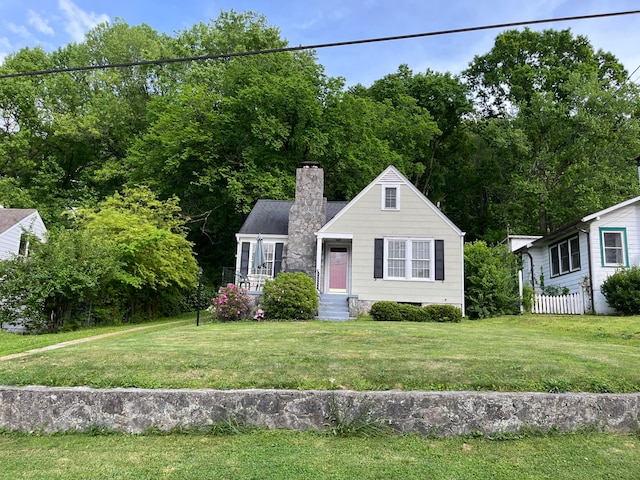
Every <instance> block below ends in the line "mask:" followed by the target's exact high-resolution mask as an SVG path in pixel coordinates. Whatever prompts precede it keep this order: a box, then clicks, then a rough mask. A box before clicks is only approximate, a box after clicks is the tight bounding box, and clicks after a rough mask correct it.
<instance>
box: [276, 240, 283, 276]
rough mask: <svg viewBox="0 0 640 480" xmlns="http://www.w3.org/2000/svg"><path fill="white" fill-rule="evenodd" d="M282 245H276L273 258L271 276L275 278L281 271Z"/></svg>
mask: <svg viewBox="0 0 640 480" xmlns="http://www.w3.org/2000/svg"><path fill="white" fill-rule="evenodd" d="M283 247H284V243H276V250H275V252H274V256H273V276H274V277H275V276H276V275H278V273H280V270H282V248H283Z"/></svg>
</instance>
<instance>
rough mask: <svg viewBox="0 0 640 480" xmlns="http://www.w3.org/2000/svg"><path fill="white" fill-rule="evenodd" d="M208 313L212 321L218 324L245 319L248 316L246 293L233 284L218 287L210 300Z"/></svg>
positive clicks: (247, 297)
mask: <svg viewBox="0 0 640 480" xmlns="http://www.w3.org/2000/svg"><path fill="white" fill-rule="evenodd" d="M209 311H210V312H211V315H212V316H213V319H214V320H218V321H220V322H236V321H238V320H242V319H244V318H247V316H248V314H249V296H248V295H247V291H246V290H244V289H242V288H240V287H238V286H237V285H234V284H233V283H228V284H227V286H226V287H220V290H218V294H217V295H216V296H215V297H214V298H212V299H211V307H210V308H209Z"/></svg>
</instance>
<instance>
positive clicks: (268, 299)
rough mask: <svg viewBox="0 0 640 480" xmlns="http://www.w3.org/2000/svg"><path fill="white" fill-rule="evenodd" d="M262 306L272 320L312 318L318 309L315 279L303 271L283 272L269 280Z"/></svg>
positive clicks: (266, 315)
mask: <svg viewBox="0 0 640 480" xmlns="http://www.w3.org/2000/svg"><path fill="white" fill-rule="evenodd" d="M262 293H263V295H262V300H261V308H262V309H263V310H264V315H265V318H267V319H270V320H310V319H312V318H313V317H314V315H315V314H316V312H317V311H318V294H317V292H316V286H315V283H314V281H313V279H312V278H311V277H310V276H308V275H307V274H305V273H302V272H296V273H292V272H282V273H280V274H278V276H277V277H276V278H274V279H273V280H267V282H266V283H265V285H264V288H263V290H262Z"/></svg>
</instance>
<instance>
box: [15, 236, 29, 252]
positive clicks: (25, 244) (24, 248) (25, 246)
mask: <svg viewBox="0 0 640 480" xmlns="http://www.w3.org/2000/svg"><path fill="white" fill-rule="evenodd" d="M14 245H15V244H14ZM18 255H20V256H21V257H28V256H29V235H27V234H24V233H23V234H22V235H21V236H20V246H19V247H18Z"/></svg>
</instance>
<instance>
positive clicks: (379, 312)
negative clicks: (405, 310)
mask: <svg viewBox="0 0 640 480" xmlns="http://www.w3.org/2000/svg"><path fill="white" fill-rule="evenodd" d="M369 315H371V317H372V318H373V319H374V320H376V321H377V322H401V321H402V320H404V318H403V316H402V312H401V310H400V304H398V303H396V302H376V303H374V304H373V305H371V309H370V310H369Z"/></svg>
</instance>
